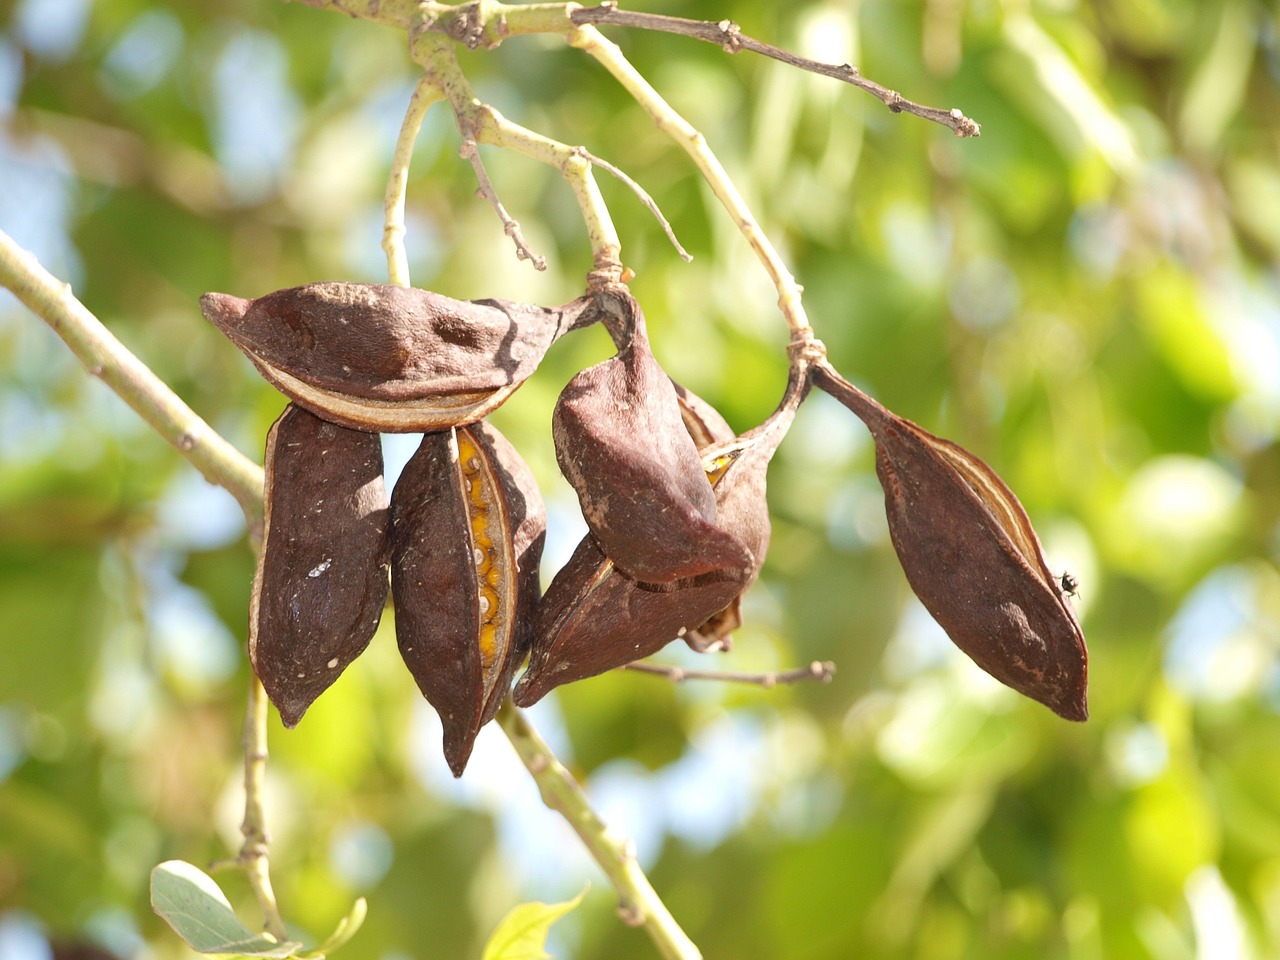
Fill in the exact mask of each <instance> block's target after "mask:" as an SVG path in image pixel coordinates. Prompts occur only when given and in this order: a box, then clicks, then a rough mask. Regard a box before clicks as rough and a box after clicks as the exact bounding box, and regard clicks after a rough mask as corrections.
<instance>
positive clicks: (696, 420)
mask: <svg viewBox="0 0 1280 960" xmlns="http://www.w3.org/2000/svg"><path fill="white" fill-rule="evenodd" d="M673 384H674V386H675V389H676V398H677V399H678V400H679V401H680V416H681V418H682V419H683V420H684V427H685V430H687V431H688V432H689V436H690V437H691V438H692V439H693V442H694V445H695V446H697V448H698V452H699V454H702V453H704V452H705V451H706V450H707V449H708V448H709V447H714V446H716V445H719V444H728V443H731V442H732V441H733V440H734V439H735V436H736V435H735V433H734V431H733V428H732V427H731V426H729V423H728V421H727V420H725V418H724V417H722V416H721V415H720V411H718V410H717V409H716V408H715V407H713V406H712V405H711V404H709V403H707V401H705V400H703V399H702V398H701V397H699V396H698V395H697V394H696V393H694V392H693V391H692V390H690V389H688V388H687V387H684V386H681V385H680V384H678V383H675V382H674V381H673ZM738 452H741V449H740V448H739V451H738ZM729 463H730V460H729V459H728V458H726V457H724V456H718V457H713V458H712V462H711V463H708V462H707V461H706V459H705V458H704V460H703V470H704V471H706V474H707V480H708V482H709V483H710V484H711V487H712V489H713V490H714V489H715V486H716V483H717V482H718V481H719V480H720V478H721V477H722V476H724V471H725V470H726V469H728V466H729ZM740 626H742V594H738V596H736V597H734V598H733V601H732V602H731V603H730V604H729V606H727V607H725V609H723V610H721V611H720V612H719V613H717V614H715V615H714V616H712V617H710V618H709V619H708V620H707V622H706V623H704V624H702V625H701V626H698V627H696V628H694V629H692V630H689V631H686V633H685V635H684V642H685V643H686V644H688V645H689V647H690V649H692V650H694V651H696V652H697V653H712V652H716V651H723V650H728V649H729V648H730V647H731V646H732V637H733V631H735V630H737V629H738V628H739V627H740Z"/></svg>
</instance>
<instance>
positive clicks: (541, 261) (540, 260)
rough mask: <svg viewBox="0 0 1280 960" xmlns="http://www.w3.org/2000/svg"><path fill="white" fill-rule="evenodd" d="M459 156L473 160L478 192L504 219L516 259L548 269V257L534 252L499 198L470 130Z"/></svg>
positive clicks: (505, 231) (502, 219) (500, 218)
mask: <svg viewBox="0 0 1280 960" xmlns="http://www.w3.org/2000/svg"><path fill="white" fill-rule="evenodd" d="M458 156H460V157H462V159H463V160H469V161H471V169H472V170H474V171H475V174H476V182H477V183H479V184H480V189H479V190H477V191H476V192H477V193H478V194H479V195H480V196H481V197H483V198H484V199H485V200H488V201H489V204H490V205H491V206H492V207H493V212H494V213H496V214H497V215H498V219H499V220H501V221H502V229H503V232H504V233H506V235H507V236H508V237H510V238H511V242H512V243H514V244H515V245H516V259H517V260H528V261H529V262H530V263H532V264H533V268H534V269H535V270H546V269H547V258H546V257H544V256H542V255H541V254H539V253H534V252H533V250H532V249H531V248H530V247H529V244H528V242H527V241H526V240H525V238H524V234H523V233H522V232H521V230H520V224H519V223H518V222H517V221H516V219H515V217H513V216H511V214H509V213H507V208H506V207H504V206H503V205H502V201H501V200H499V199H498V191H497V190H495V189H494V188H493V181H492V180H490V179H489V173H488V171H487V170H485V168H484V161H483V160H482V159H480V150H479V149H478V148H477V147H476V141H475V137H474V136H472V135H471V134H470V133H468V132H464V133H463V135H462V146H461V147H459V148H458Z"/></svg>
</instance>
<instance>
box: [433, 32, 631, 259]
mask: <svg viewBox="0 0 1280 960" xmlns="http://www.w3.org/2000/svg"><path fill="white" fill-rule="evenodd" d="M410 50H411V52H412V54H413V57H414V60H416V61H417V62H418V64H420V65H421V66H422V69H423V72H424V74H425V75H426V77H427V78H428V79H429V80H430V82H431V83H433V84H435V85H436V87H437V88H438V89H439V90H440V92H441V94H442V95H443V96H444V97H445V98H446V99H447V100H448V101H449V105H450V106H451V107H452V108H453V112H454V115H455V117H456V118H457V121H458V130H459V131H460V132H461V133H462V135H463V137H464V139H465V138H467V137H470V138H471V139H472V140H475V141H476V142H478V143H488V144H491V145H492V146H495V147H506V148H508V149H511V150H515V151H517V152H519V153H523V154H524V155H525V156H528V157H532V158H533V159H535V160H538V161H540V162H542V163H545V164H548V165H549V166H552V167H555V168H556V169H557V170H559V171H560V175H561V176H562V177H564V179H565V182H566V183H567V184H568V185H569V188H570V189H571V190H573V193H574V196H575V198H576V199H577V201H578V207H579V209H580V210H581V212H582V220H583V223H584V224H585V225H586V228H587V237H588V239H589V240H590V241H591V250H592V253H593V255H594V260H595V267H596V269H595V272H594V273H593V277H596V278H598V279H600V280H603V281H604V282H608V281H609V280H617V279H618V278H619V277H620V276H621V275H622V263H621V260H620V257H621V251H622V245H621V243H620V241H619V240H618V231H617V230H616V229H615V228H614V225H613V218H612V217H611V216H610V215H609V208H608V207H607V206H606V205H605V202H604V197H603V196H601V194H600V188H599V186H598V185H597V184H596V181H595V177H594V176H593V174H592V171H591V161H590V160H588V159H587V158H586V157H585V156H582V155H581V154H580V153H579V151H578V149H576V148H574V147H570V146H568V145H567V144H563V143H560V142H559V141H557V140H552V139H551V138H550V137H544V136H543V135H542V134H540V133H534V132H533V131H532V130H529V129H527V128H525V127H522V126H520V124H518V123H515V122H513V121H511V120H508V119H507V118H506V117H504V116H503V115H502V114H501V113H499V112H498V111H497V110H495V109H494V108H493V107H491V106H489V105H488V104H487V103H484V102H482V101H481V100H480V99H479V98H478V97H477V96H476V95H475V91H474V90H473V89H472V88H471V84H470V83H469V82H468V81H467V78H466V76H464V75H463V73H462V68H461V67H459V66H458V60H457V57H456V56H455V54H454V49H453V42H452V41H451V40H449V39H448V38H447V37H445V36H441V35H439V34H434V33H432V32H431V30H430V24H429V23H424V24H421V25H420V26H419V28H418V29H416V30H415V31H414V34H413V38H412V40H411V41H410Z"/></svg>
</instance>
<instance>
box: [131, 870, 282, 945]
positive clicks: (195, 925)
mask: <svg viewBox="0 0 1280 960" xmlns="http://www.w3.org/2000/svg"><path fill="white" fill-rule="evenodd" d="M151 909H153V910H155V912H156V913H158V914H159V915H160V916H161V917H163V918H164V920H165V922H166V923H168V924H169V926H171V927H173V931H174V933H176V934H177V935H178V936H180V937H181V938H182V939H183V940H185V941H186V942H187V944H188V945H189V946H190V947H191V948H192V949H193V950H196V951H198V952H200V953H234V954H239V955H240V956H244V957H268V958H281V960H282V958H285V957H292V956H293V955H294V954H295V953H296V952H297V951H298V949H299V948H300V947H301V946H302V944H300V943H294V942H293V941H289V940H286V941H284V942H283V943H282V942H280V941H278V940H276V939H275V938H274V937H272V936H271V935H270V934H266V933H254V932H253V931H251V930H250V929H249V928H248V927H246V926H245V925H244V924H242V923H241V922H240V921H239V920H237V919H236V915H235V913H234V912H233V911H232V909H231V903H230V902H229V901H228V900H227V897H226V894H224V893H223V892H222V890H221V888H220V887H219V886H218V885H217V884H216V883H214V881H213V878H212V877H210V876H209V875H208V874H207V873H205V872H204V871H203V870H201V869H200V868H198V867H194V866H192V865H191V864H189V863H187V862H185V861H183V860H166V861H165V862H164V863H162V864H160V865H159V866H158V867H156V868H155V869H153V870H152V871H151Z"/></svg>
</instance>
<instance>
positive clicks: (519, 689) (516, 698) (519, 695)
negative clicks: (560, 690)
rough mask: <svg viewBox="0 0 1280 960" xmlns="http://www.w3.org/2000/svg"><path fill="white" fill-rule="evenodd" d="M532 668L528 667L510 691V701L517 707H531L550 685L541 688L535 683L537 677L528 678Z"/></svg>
mask: <svg viewBox="0 0 1280 960" xmlns="http://www.w3.org/2000/svg"><path fill="white" fill-rule="evenodd" d="M532 672H533V668H532V667H530V668H529V670H528V671H527V672H526V673H525V675H524V676H523V677H521V678H520V682H519V683H517V684H516V686H515V689H514V690H512V691H511V701H512V702H513V703H514V704H515V705H516V706H517V707H532V706H533V705H534V704H535V703H537V702H538V701H539V700H541V699H542V698H543V697H545V696H546V695H547V691H548V690H550V687H547V688H545V689H544V688H543V687H542V686H541V685H539V684H538V683H537V677H536V676H534V677H533V678H532V680H531V679H530V674H531V673H532Z"/></svg>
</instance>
